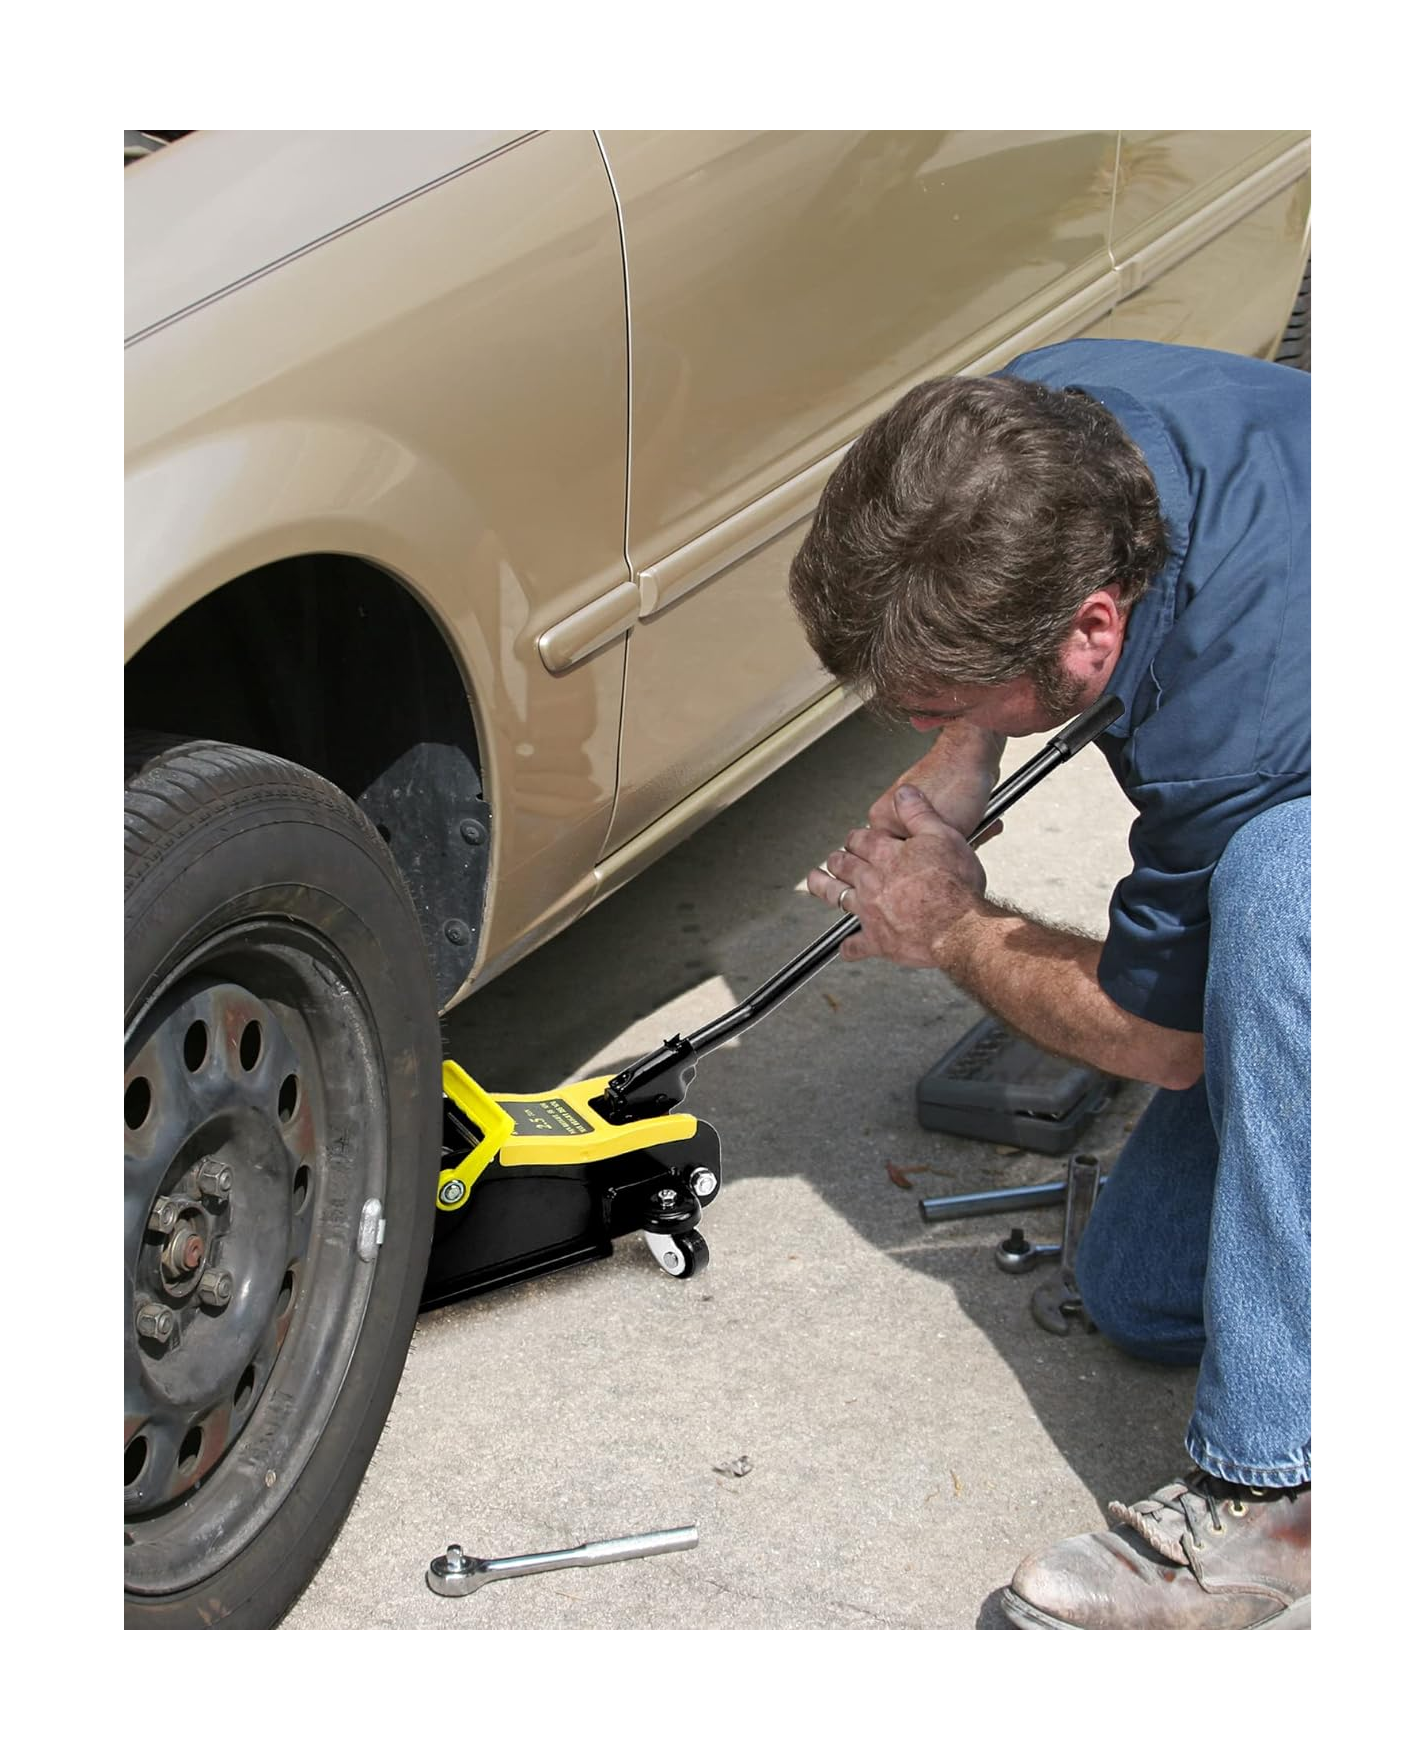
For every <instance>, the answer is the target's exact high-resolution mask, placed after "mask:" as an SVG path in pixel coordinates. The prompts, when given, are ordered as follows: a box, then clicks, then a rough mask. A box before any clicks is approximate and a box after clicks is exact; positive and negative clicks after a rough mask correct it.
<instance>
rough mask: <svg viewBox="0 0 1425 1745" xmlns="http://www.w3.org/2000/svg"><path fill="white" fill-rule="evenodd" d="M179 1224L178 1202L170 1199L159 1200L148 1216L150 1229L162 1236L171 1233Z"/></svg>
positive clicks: (155, 1202)
mask: <svg viewBox="0 0 1425 1745" xmlns="http://www.w3.org/2000/svg"><path fill="white" fill-rule="evenodd" d="M177 1222H178V1202H177V1200H170V1199H157V1200H155V1201H154V1202H153V1210H152V1211H151V1212H150V1213H149V1215H148V1227H149V1229H150V1230H153V1231H156V1232H157V1233H158V1235H160V1236H167V1235H169V1234H170V1233H171V1231H172V1229H173V1226H174V1225H175V1224H176V1223H177Z"/></svg>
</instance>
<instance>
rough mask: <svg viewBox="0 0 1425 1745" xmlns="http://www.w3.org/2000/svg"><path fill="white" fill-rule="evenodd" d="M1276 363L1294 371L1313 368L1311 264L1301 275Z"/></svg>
mask: <svg viewBox="0 0 1425 1745" xmlns="http://www.w3.org/2000/svg"><path fill="white" fill-rule="evenodd" d="M1274 361H1275V362H1276V363H1279V364H1288V365H1290V367H1291V368H1292V369H1294V370H1308V371H1309V370H1310V368H1311V262H1310V261H1307V263H1306V271H1305V272H1304V273H1303V274H1302V275H1301V289H1300V290H1299V291H1298V292H1297V294H1296V302H1295V303H1294V304H1293V305H1292V311H1291V315H1290V317H1289V318H1288V320H1287V324H1286V331H1285V332H1284V333H1283V334H1282V337H1281V344H1280V345H1279V346H1278V347H1277V352H1276V358H1275V359H1274Z"/></svg>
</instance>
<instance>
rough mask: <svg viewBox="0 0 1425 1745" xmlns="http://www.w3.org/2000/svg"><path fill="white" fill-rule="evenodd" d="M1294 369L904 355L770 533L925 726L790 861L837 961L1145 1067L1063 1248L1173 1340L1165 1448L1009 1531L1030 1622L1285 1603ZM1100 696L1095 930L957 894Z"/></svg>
mask: <svg viewBox="0 0 1425 1745" xmlns="http://www.w3.org/2000/svg"><path fill="white" fill-rule="evenodd" d="M1309 451H1310V380H1309V378H1308V377H1306V376H1303V375H1301V374H1299V373H1298V372H1296V371H1293V370H1290V369H1287V368H1285V367H1283V366H1281V365H1277V364H1270V363H1263V362H1260V361H1257V360H1255V359H1246V358H1239V357H1233V356H1228V355H1225V354H1220V353H1216V352H1208V351H1198V350H1191V349H1187V348H1182V347H1176V346H1163V345H1151V344H1146V343H1140V342H1118V341H1110V340H1077V341H1073V342H1070V343H1068V344H1065V345H1057V346H1050V347H1047V348H1046V349H1044V350H1042V351H1037V352H1031V353H1029V354H1028V355H1026V356H1024V357H1021V358H1019V359H1018V360H1017V361H1016V362H1014V363H1013V364H1011V365H1010V366H1009V368H1008V369H1007V370H1005V371H1004V372H1002V373H1001V374H1000V375H999V376H996V377H992V378H989V379H974V378H969V377H948V378H944V379H941V380H938V381H932V382H926V383H922V384H921V385H920V386H919V387H917V388H914V389H912V390H911V392H910V393H908V394H907V395H906V396H905V397H904V398H903V399H902V400H901V401H900V402H899V403H898V404H897V405H895V406H893V407H892V408H891V410H890V411H889V412H887V413H886V414H884V416H883V417H881V418H880V419H878V420H877V421H876V422H875V423H874V424H872V425H871V426H870V427H869V428H868V429H867V430H866V431H865V432H864V434H863V435H862V436H861V438H860V439H859V440H858V441H857V442H856V443H855V445H854V446H853V447H852V449H851V450H850V451H849V452H848V454H847V455H846V457H845V459H844V460H843V461H842V463H841V465H840V466H839V467H838V468H837V470H836V472H835V473H834V474H833V475H832V477H831V479H830V481H829V483H828V484H827V487H826V490H825V492H824V494H823V496H822V499H821V502H820V504H819V505H818V508H817V512H816V516H815V519H814V521H813V524H812V527H811V531H810V532H809V534H808V535H807V538H806V541H805V543H804V544H803V546H802V548H801V550H800V552H799V553H798V554H797V557H796V560H795V562H794V564H793V567H792V577H791V592H792V599H793V602H794V604H795V606H796V608H797V611H798V613H799V615H800V617H801V619H802V622H803V625H804V627H805V629H806V632H807V635H808V638H809V640H810V641H811V644H812V646H813V648H815V650H816V651H817V653H818V655H819V656H820V657H821V659H822V661H823V662H824V664H825V665H826V666H827V668H828V670H829V671H831V672H832V673H834V674H835V675H836V677H838V678H839V679H841V680H842V681H843V682H845V683H847V684H849V685H852V686H855V687H857V688H859V689H861V690H862V691H863V692H864V693H865V694H866V696H867V698H868V700H869V701H870V702H871V704H872V705H873V706H875V707H878V708H880V709H881V710H882V711H885V712H890V713H892V714H895V715H899V716H901V717H909V719H910V720H911V721H912V723H913V724H914V725H915V726H916V727H918V728H920V729H922V730H926V731H929V730H938V737H937V739H936V741H935V743H934V745H933V746H932V748H931V750H930V751H929V752H928V753H927V754H926V755H925V756H924V757H923V758H922V759H921V760H920V761H919V762H918V763H916V764H915V765H914V766H912V768H911V769H909V770H908V771H907V772H906V773H905V775H904V776H903V777H902V778H901V780H900V782H898V783H896V784H895V785H894V786H893V788H892V789H891V790H889V791H888V792H887V793H886V794H884V795H882V796H881V798H880V799H879V800H877V801H876V803H875V805H874V806H873V807H872V808H871V812H870V817H869V825H868V827H867V828H864V829H858V830H853V831H852V832H851V834H850V835H849V836H848V837H847V839H846V846H845V848H844V850H842V851H840V852H838V853H836V854H832V855H830V856H829V857H828V859H827V863H826V867H825V869H824V870H823V869H821V868H818V869H817V870H816V871H815V872H813V873H812V874H811V875H810V876H809V878H808V881H807V882H808V887H809V889H810V890H811V891H812V892H813V894H815V895H816V896H818V897H820V898H822V899H823V900H824V901H825V902H827V903H828V904H831V905H832V906H834V907H839V908H840V909H842V910H843V911H844V912H846V913H847V914H852V915H856V916H858V917H859V918H860V920H861V925H862V931H861V932H860V933H859V934H857V935H856V936H855V937H854V938H853V939H851V940H849V941H848V942H847V944H846V945H845V946H844V947H843V955H844V956H846V957H848V958H862V957H871V956H879V957H885V958H889V959H891V960H892V961H893V962H896V963H903V964H907V965H912V966H920V967H934V968H938V969H941V970H943V971H944V972H945V973H946V974H947V975H948V976H950V977H951V978H952V979H953V980H954V981H955V982H956V983H957V984H959V985H960V986H961V987H963V988H965V989H966V990H967V991H968V992H969V993H970V994H971V995H973V996H974V998H975V999H977V1000H978V1001H979V1002H980V1003H981V1004H982V1005H984V1006H986V1007H987V1008H989V1009H990V1010H991V1011H993V1012H995V1013H997V1014H998V1015H999V1016H1000V1017H1001V1018H1002V1019H1003V1020H1005V1021H1006V1022H1007V1023H1009V1024H1010V1025H1012V1026H1013V1027H1014V1028H1015V1029H1016V1030H1018V1031H1020V1032H1022V1033H1023V1034H1024V1035H1026V1036H1028V1037H1030V1038H1031V1039H1032V1040H1033V1041H1035V1042H1037V1043H1039V1044H1040V1045H1041V1046H1042V1047H1044V1048H1047V1049H1050V1050H1052V1051H1053V1052H1055V1053H1057V1054H1062V1055H1069V1056H1072V1057H1075V1058H1077V1059H1079V1060H1081V1061H1086V1062H1088V1063H1089V1064H1090V1065H1093V1066H1096V1067H1100V1068H1102V1069H1103V1070H1104V1071H1106V1072H1109V1073H1114V1074H1117V1075H1120V1076H1123V1077H1127V1078H1137V1079H1142V1080H1146V1081H1147V1082H1149V1083H1151V1084H1155V1085H1158V1086H1160V1087H1162V1088H1161V1089H1160V1091H1159V1093H1158V1095H1157V1096H1155V1097H1154V1099H1153V1101H1152V1102H1151V1103H1150V1104H1149V1106H1148V1108H1147V1110H1146V1112H1145V1113H1144V1116H1143V1118H1142V1120H1141V1121H1140V1122H1139V1124H1138V1126H1137V1128H1136V1129H1135V1131H1134V1133H1133V1135H1132V1136H1131V1138H1130V1139H1129V1141H1128V1143H1127V1144H1126V1145H1125V1147H1124V1149H1123V1152H1122V1155H1121V1156H1120V1158H1119V1159H1118V1161H1117V1162H1116V1163H1115V1165H1114V1168H1113V1171H1112V1176H1111V1179H1110V1181H1109V1182H1108V1184H1107V1186H1106V1187H1105V1188H1104V1190H1103V1192H1102V1194H1101V1195H1100V1197H1099V1201H1098V1204H1097V1206H1096V1207H1095V1209H1094V1213H1093V1217H1092V1219H1091V1220H1090V1222H1089V1225H1088V1229H1087V1232H1086V1234H1085V1236H1084V1239H1083V1243H1082V1246H1081V1248H1080V1251H1079V1257H1078V1268H1077V1270H1078V1278H1079V1283H1080V1288H1081V1290H1082V1294H1083V1299H1084V1305H1085V1308H1086V1310H1087V1311H1088V1313H1089V1314H1090V1315H1091V1316H1092V1317H1093V1319H1094V1321H1095V1322H1096V1323H1097V1325H1098V1327H1099V1328H1100V1330H1101V1331H1102V1332H1103V1333H1104V1334H1105V1335H1106V1336H1107V1337H1108V1338H1109V1339H1111V1340H1113V1341H1114V1342H1115V1343H1116V1344H1118V1345H1120V1346H1122V1347H1123V1348H1124V1349H1125V1350H1127V1351H1130V1352H1132V1353H1134V1354H1135V1355H1137V1356H1139V1357H1144V1358H1148V1359H1156V1360H1159V1361H1162V1362H1166V1363H1178V1364H1198V1365H1199V1366H1200V1367H1199V1373H1198V1381H1197V1391H1196V1397H1195V1401H1194V1409H1193V1413H1192V1417H1191V1419H1190V1421H1189V1423H1188V1426H1187V1432H1186V1438H1185V1441H1186V1447H1187V1452H1188V1455H1189V1457H1190V1459H1191V1462H1192V1467H1191V1469H1190V1470H1188V1472H1187V1473H1186V1475H1185V1477H1184V1478H1183V1479H1180V1480H1174V1481H1173V1482H1172V1483H1170V1484H1167V1485H1165V1486H1164V1487H1163V1488H1162V1489H1160V1490H1159V1491H1157V1492H1156V1493H1155V1494H1154V1495H1153V1496H1152V1497H1150V1498H1148V1499H1147V1500H1146V1501H1144V1502H1141V1503H1138V1504H1137V1505H1135V1506H1133V1507H1131V1508H1125V1507H1124V1506H1123V1505H1122V1504H1121V1503H1112V1504H1110V1506H1109V1514H1110V1517H1111V1519H1112V1520H1113V1521H1114V1522H1115V1523H1116V1524H1115V1525H1114V1526H1113V1527H1112V1528H1111V1529H1110V1530H1108V1531H1103V1532H1097V1533H1086V1534H1082V1535H1080V1536H1079V1537H1078V1538H1075V1539H1070V1540H1068V1541H1066V1542H1065V1543H1063V1544H1061V1545H1058V1546H1055V1547H1053V1548H1052V1549H1050V1550H1048V1551H1046V1552H1044V1553H1041V1554H1040V1555H1038V1556H1033V1557H1030V1558H1027V1559H1026V1560H1025V1561H1024V1562H1023V1563H1022V1564H1021V1565H1020V1567H1019V1569H1018V1571H1017V1572H1016V1574H1015V1576H1014V1579H1013V1581H1012V1583H1011V1585H1010V1587H1009V1588H1008V1589H1007V1590H1006V1593H1005V1595H1004V1599H1003V1604H1004V1608H1005V1611H1006V1612H1007V1613H1008V1615H1009V1617H1010V1619H1011V1620H1012V1621H1013V1622H1014V1623H1015V1624H1017V1625H1018V1626H1019V1627H1021V1628H1024V1629H1067V1630H1097V1629H1179V1628H1184V1629H1274V1628H1305V1627H1309V1619H1310V1587H1311V1581H1310V1565H1311V1490H1310V1482H1311V1470H1310V1461H1311V1444H1310V1160H1309V1146H1310V1115H1309V1093H1310V1086H1309V1067H1310V964H1309V958H1310V911H1309V896H1310V804H1311V802H1310V798H1309V794H1310V749H1309V621H1308V611H1309V594H1308V579H1309V569H1310V481H1309ZM1105 694H1113V695H1116V696H1118V697H1119V698H1120V699H1121V701H1122V703H1123V706H1124V708H1123V713H1122V715H1121V716H1120V717H1119V719H1118V720H1117V722H1115V723H1114V724H1113V725H1112V726H1111V727H1110V728H1109V729H1108V730H1107V732H1106V734H1105V735H1104V736H1103V737H1102V738H1101V739H1100V741H1099V744H1100V745H1101V746H1102V748H1103V750H1104V752H1105V755H1106V756H1107V758H1108V761H1109V764H1110V766H1111V767H1112V769H1113V772H1114V775H1115V776H1116V777H1117V779H1118V782H1119V784H1120V786H1121V787H1122V788H1123V790H1124V792H1125V793H1126V794H1127V796H1128V798H1129V799H1130V800H1131V801H1132V803H1133V805H1134V806H1135V808H1136V809H1137V813H1138V816H1137V819H1136V821H1135V822H1134V825H1133V827H1132V829H1131V831H1130V833H1129V847H1130V850H1131V853H1132V857H1133V867H1132V871H1131V872H1130V874H1129V875H1128V877H1127V878H1126V879H1124V881H1123V882H1122V883H1121V884H1120V885H1119V886H1118V888H1117V890H1116V891H1115V892H1114V894H1113V898H1112V902H1111V904H1110V907H1109V914H1108V925H1107V938H1106V940H1104V941H1102V942H1100V941H1098V940H1094V939H1088V938H1083V937H1080V936H1079V935H1077V934H1074V933H1068V932H1064V931H1062V930H1060V929H1058V928H1055V927H1052V926H1048V925H1045V924H1044V923H1042V922H1040V921H1038V920H1035V919H1032V918H1030V917H1028V916H1025V915H1022V914H1020V913H1018V912H1017V911H1016V910H1014V909H1013V908H1011V907H1009V906H1008V905H1006V904H1003V903H999V902H992V901H989V900H987V899H986V897H985V894H984V893H985V874H984V870H983V868H982V867H981V865H980V863H979V861H978V859H977V858H976V856H975V854H974V852H973V851H972V850H971V849H970V847H969V846H968V844H967V842H966V839H965V832H966V831H968V830H970V829H972V827H973V825H974V823H975V822H977V821H978V818H979V816H980V813H981V809H982V807H983V803H984V800H985V797H986V795H987V794H988V792H989V790H990V789H991V787H992V786H993V784H994V781H995V777H996V774H997V771H998V767H999V761H1000V755H1001V753H1002V751H1003V748H1004V742H1005V739H1006V737H1013V736H1016V735H1020V734H1031V733H1040V732H1043V731H1045V730H1047V729H1049V728H1052V727H1055V726H1057V725H1059V724H1061V723H1063V722H1064V721H1067V720H1069V719H1070V718H1072V717H1073V716H1075V715H1077V714H1079V713H1081V712H1082V711H1083V710H1084V709H1086V708H1087V707H1089V705H1090V704H1092V703H1094V702H1095V701H1096V700H1097V699H1098V698H1099V697H1100V696H1103V695H1105Z"/></svg>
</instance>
